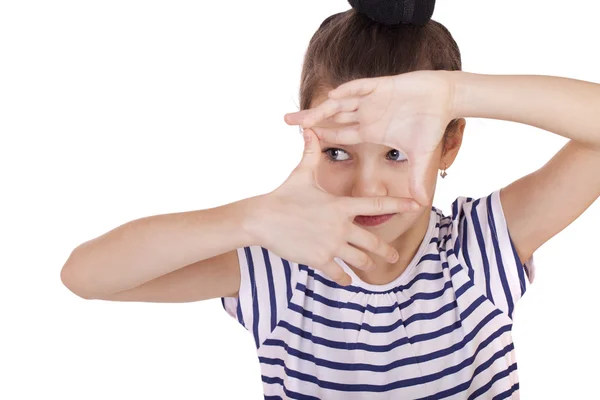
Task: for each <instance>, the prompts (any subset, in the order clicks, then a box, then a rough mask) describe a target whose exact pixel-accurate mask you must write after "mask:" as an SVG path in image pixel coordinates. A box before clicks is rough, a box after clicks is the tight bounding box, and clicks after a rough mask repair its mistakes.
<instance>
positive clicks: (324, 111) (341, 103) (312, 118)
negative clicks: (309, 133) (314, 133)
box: [301, 97, 359, 128]
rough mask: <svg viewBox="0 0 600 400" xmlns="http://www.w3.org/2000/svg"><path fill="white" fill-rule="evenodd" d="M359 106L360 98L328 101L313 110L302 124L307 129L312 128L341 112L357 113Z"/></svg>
mask: <svg viewBox="0 0 600 400" xmlns="http://www.w3.org/2000/svg"><path fill="white" fill-rule="evenodd" d="M358 104H359V98H358V97H351V98H346V99H341V100H332V99H328V100H325V101H324V102H323V103H321V104H320V105H319V106H317V107H315V108H313V109H311V111H312V112H311V113H309V114H308V115H306V116H305V117H304V119H303V120H302V122H301V125H302V126H303V127H305V128H312V127H313V126H315V125H318V124H319V123H320V122H322V121H325V120H327V119H328V118H329V117H331V116H333V115H335V114H337V113H339V112H351V111H355V110H356V109H357V107H358Z"/></svg>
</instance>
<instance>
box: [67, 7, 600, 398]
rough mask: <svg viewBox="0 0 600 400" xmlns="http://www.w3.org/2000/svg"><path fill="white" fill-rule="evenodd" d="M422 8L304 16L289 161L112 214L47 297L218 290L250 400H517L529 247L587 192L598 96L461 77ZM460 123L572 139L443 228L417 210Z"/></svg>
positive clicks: (427, 198)
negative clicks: (180, 199)
mask: <svg viewBox="0 0 600 400" xmlns="http://www.w3.org/2000/svg"><path fill="white" fill-rule="evenodd" d="M365 4H367V3H365ZM428 4H429V6H428ZM431 4H432V3H429V2H416V3H415V5H417V8H415V9H410V8H406V9H401V12H400V13H399V14H395V13H394V12H393V10H392V9H390V10H386V12H383V13H379V12H378V11H380V9H376V10H371V9H369V8H364V4H362V3H361V4H353V5H354V6H355V7H356V9H352V10H349V11H347V12H344V13H340V14H336V15H333V16H331V17H329V18H327V19H326V20H325V21H324V22H323V24H322V25H321V27H320V28H319V29H318V31H317V32H316V33H315V35H314V37H313V38H312V40H311V42H310V44H309V47H308V51H307V53H306V57H305V63H304V67H303V72H302V81H301V93H300V100H301V109H302V110H301V111H300V112H297V113H292V114H289V115H288V116H287V117H286V121H287V122H288V123H289V124H293V125H296V124H297V125H301V126H303V127H304V128H305V129H304V136H305V151H304V155H303V159H302V161H301V163H300V164H299V166H298V167H297V168H296V169H295V170H294V171H293V172H292V174H291V175H290V177H289V178H288V179H287V180H286V182H284V183H283V184H282V185H281V186H280V187H279V188H278V189H276V190H275V191H273V192H271V193H268V194H265V195H262V196H257V197H254V198H250V199H245V200H242V201H239V202H235V203H232V204H228V205H225V206H222V207H218V208H214V209H208V210H201V211H194V212H187V213H179V214H170V215H160V216H154V217H148V218H143V219H140V220H136V221H131V222H129V223H127V224H125V225H123V226H120V227H118V228H116V229H114V230H113V231H111V232H108V233H106V234H105V235H102V236H100V237H98V238H96V239H94V240H92V241H89V242H86V243H84V244H82V245H80V246H79V247H78V248H77V249H75V250H74V251H73V253H72V255H71V257H70V258H69V260H68V261H67V263H66V264H65V266H64V267H63V270H62V279H63V282H64V283H65V285H67V286H68V287H69V288H70V289H71V290H72V291H74V292H75V293H77V294H78V295H80V296H82V297H84V298H90V299H106V300H120V301H154V302H156V301H163V302H181V301H197V300H203V299H210V298H219V297H220V298H222V302H223V306H224V308H225V309H226V310H227V312H228V313H229V314H231V315H232V316H233V317H234V318H236V319H237V320H238V321H239V322H240V324H242V325H243V326H244V327H245V328H246V329H247V330H248V331H249V333H250V334H251V335H252V336H253V338H254V341H255V344H256V348H257V351H258V356H259V360H260V363H261V369H262V381H263V386H264V392H265V398H269V399H277V398H297V399H337V398H342V397H343V398H347V399H425V398H426V399H445V398H459V399H463V398H486V399H488V398H489V399H502V398H513V399H514V398H518V397H519V381H518V376H517V363H516V358H515V350H514V347H513V342H512V337H511V329H512V320H513V316H514V312H515V306H516V303H517V301H518V300H519V299H520V298H521V297H522V296H523V294H524V292H525V290H526V288H527V285H528V283H529V282H532V281H533V278H534V265H533V262H532V256H533V253H534V252H535V251H536V249H537V248H539V247H540V246H541V245H542V244H543V243H545V242H546V241H547V240H548V239H550V238H551V237H552V236H554V235H555V234H556V233H558V232H559V231H561V230H562V229H563V228H564V227H566V226H567V225H569V224H570V223H571V222H572V221H573V220H575V219H576V218H577V217H578V216H579V215H580V214H581V213H582V212H583V211H584V210H585V209H586V208H588V207H589V206H590V205H591V204H592V203H593V202H594V201H595V200H596V199H597V198H598V196H599V195H600V174H598V171H599V170H600V134H599V132H598V127H599V126H600V117H599V115H598V110H600V87H599V86H598V85H594V84H591V83H587V82H581V81H575V80H569V79H563V78H553V77H542V76H485V75H476V74H467V73H464V72H461V71H460V70H461V61H460V54H459V50H458V47H457V46H456V43H455V42H454V40H453V39H452V37H451V35H450V34H449V32H448V31H447V30H446V29H445V28H444V27H443V26H442V25H440V24H439V23H437V22H435V21H433V20H429V18H430V16H431V12H432V6H431ZM420 7H425V8H424V9H421V8H420ZM427 7H429V8H427ZM411 14H412V17H411ZM399 22H400V23H399ZM357 79H358V80H357ZM332 89H335V90H333V91H331V90H332ZM466 117H481V118H494V119H503V120H508V121H514V122H521V123H525V124H529V125H532V126H536V127H539V128H542V129H545V130H548V131H551V132H555V133H556V134H559V135H561V136H564V137H567V138H570V139H572V140H571V141H570V142H569V143H568V144H567V145H566V146H565V147H564V148H563V149H562V150H561V151H560V152H559V153H558V154H557V155H556V156H555V157H554V158H553V159H552V160H551V161H550V162H549V163H548V164H546V165H545V166H544V167H543V168H541V169H540V170H538V171H536V172H534V173H533V174H530V175H528V176H525V177H523V178H522V179H520V180H518V181H516V182H514V183H513V184H511V185H509V186H507V187H505V188H502V189H501V190H497V191H495V192H493V193H491V194H489V195H488V196H485V197H483V198H479V199H472V198H467V197H460V198H458V199H457V200H456V201H455V202H454V203H453V204H452V212H451V215H447V216H445V215H443V214H442V212H441V211H440V210H439V209H437V208H435V207H433V206H432V204H431V202H432V200H431V199H432V197H433V193H434V190H435V185H436V180H437V174H438V171H440V170H441V171H442V172H441V176H442V177H444V176H445V175H446V170H447V169H448V168H450V166H451V165H452V163H453V161H454V159H455V157H456V156H457V153H458V150H459V148H460V145H461V140H462V135H463V132H464V129H465V120H464V118H466ZM315 134H316V135H315ZM198 243H201V245H198Z"/></svg>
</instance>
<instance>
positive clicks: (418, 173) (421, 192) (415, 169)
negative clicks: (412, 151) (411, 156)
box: [409, 154, 430, 207]
mask: <svg viewBox="0 0 600 400" xmlns="http://www.w3.org/2000/svg"><path fill="white" fill-rule="evenodd" d="M428 164H429V163H428V157H427V155H423V154H421V155H420V157H416V159H415V161H414V163H413V165H412V168H411V171H410V189H409V190H410V194H411V197H412V198H413V199H414V200H415V201H416V202H417V203H419V204H420V205H421V206H424V207H427V206H428V205H429V203H430V198H429V194H428V193H427V188H426V187H425V177H426V176H427V166H428Z"/></svg>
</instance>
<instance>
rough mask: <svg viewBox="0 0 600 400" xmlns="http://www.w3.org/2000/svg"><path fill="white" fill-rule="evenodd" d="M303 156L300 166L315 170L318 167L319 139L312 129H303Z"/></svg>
mask: <svg viewBox="0 0 600 400" xmlns="http://www.w3.org/2000/svg"><path fill="white" fill-rule="evenodd" d="M303 136H304V154H303V155H302V161H300V165H301V166H303V167H306V168H310V169H315V168H316V167H317V166H318V165H319V160H320V158H321V146H319V138H318V137H317V135H315V132H314V131H313V130H312V129H304V133H303Z"/></svg>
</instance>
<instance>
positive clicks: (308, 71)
mask: <svg viewBox="0 0 600 400" xmlns="http://www.w3.org/2000/svg"><path fill="white" fill-rule="evenodd" d="M461 68H462V65H461V57H460V50H459V49H458V45H457V44H456V42H455V41H454V39H453V38H452V35H451V34H450V32H449V31H448V30H447V29H446V28H445V27H444V26H443V25H442V24H440V23H438V22H436V21H433V20H429V21H428V22H427V23H426V24H425V25H422V26H417V25H395V26H386V25H383V24H380V23H378V22H375V21H373V20H371V19H370V18H368V17H366V16H365V15H363V14H360V13H358V12H356V11H355V10H354V9H350V10H348V11H346V12H342V13H338V14H334V15H332V16H330V17H328V18H326V19H325V20H324V21H323V23H322V24H321V26H320V27H319V29H318V30H317V31H316V32H315V34H314V35H313V37H312V39H311V40H310V43H309V45H308V49H307V51H306V54H305V56H304V64H303V67H302V76H301V82H300V109H301V110H305V109H307V108H309V107H310V103H311V101H312V99H313V98H314V97H315V96H316V95H318V94H320V92H321V91H323V90H329V89H334V88H336V87H338V86H339V85H341V84H343V83H345V82H348V81H351V80H354V79H360V78H374V77H379V76H389V75H398V74H401V73H406V72H411V71H417V70H447V71H457V70H461ZM455 124H456V120H453V121H451V122H450V124H449V125H448V127H447V128H446V134H445V136H444V140H445V139H446V136H447V135H448V133H449V132H450V131H452V130H453V128H454V125H455Z"/></svg>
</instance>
